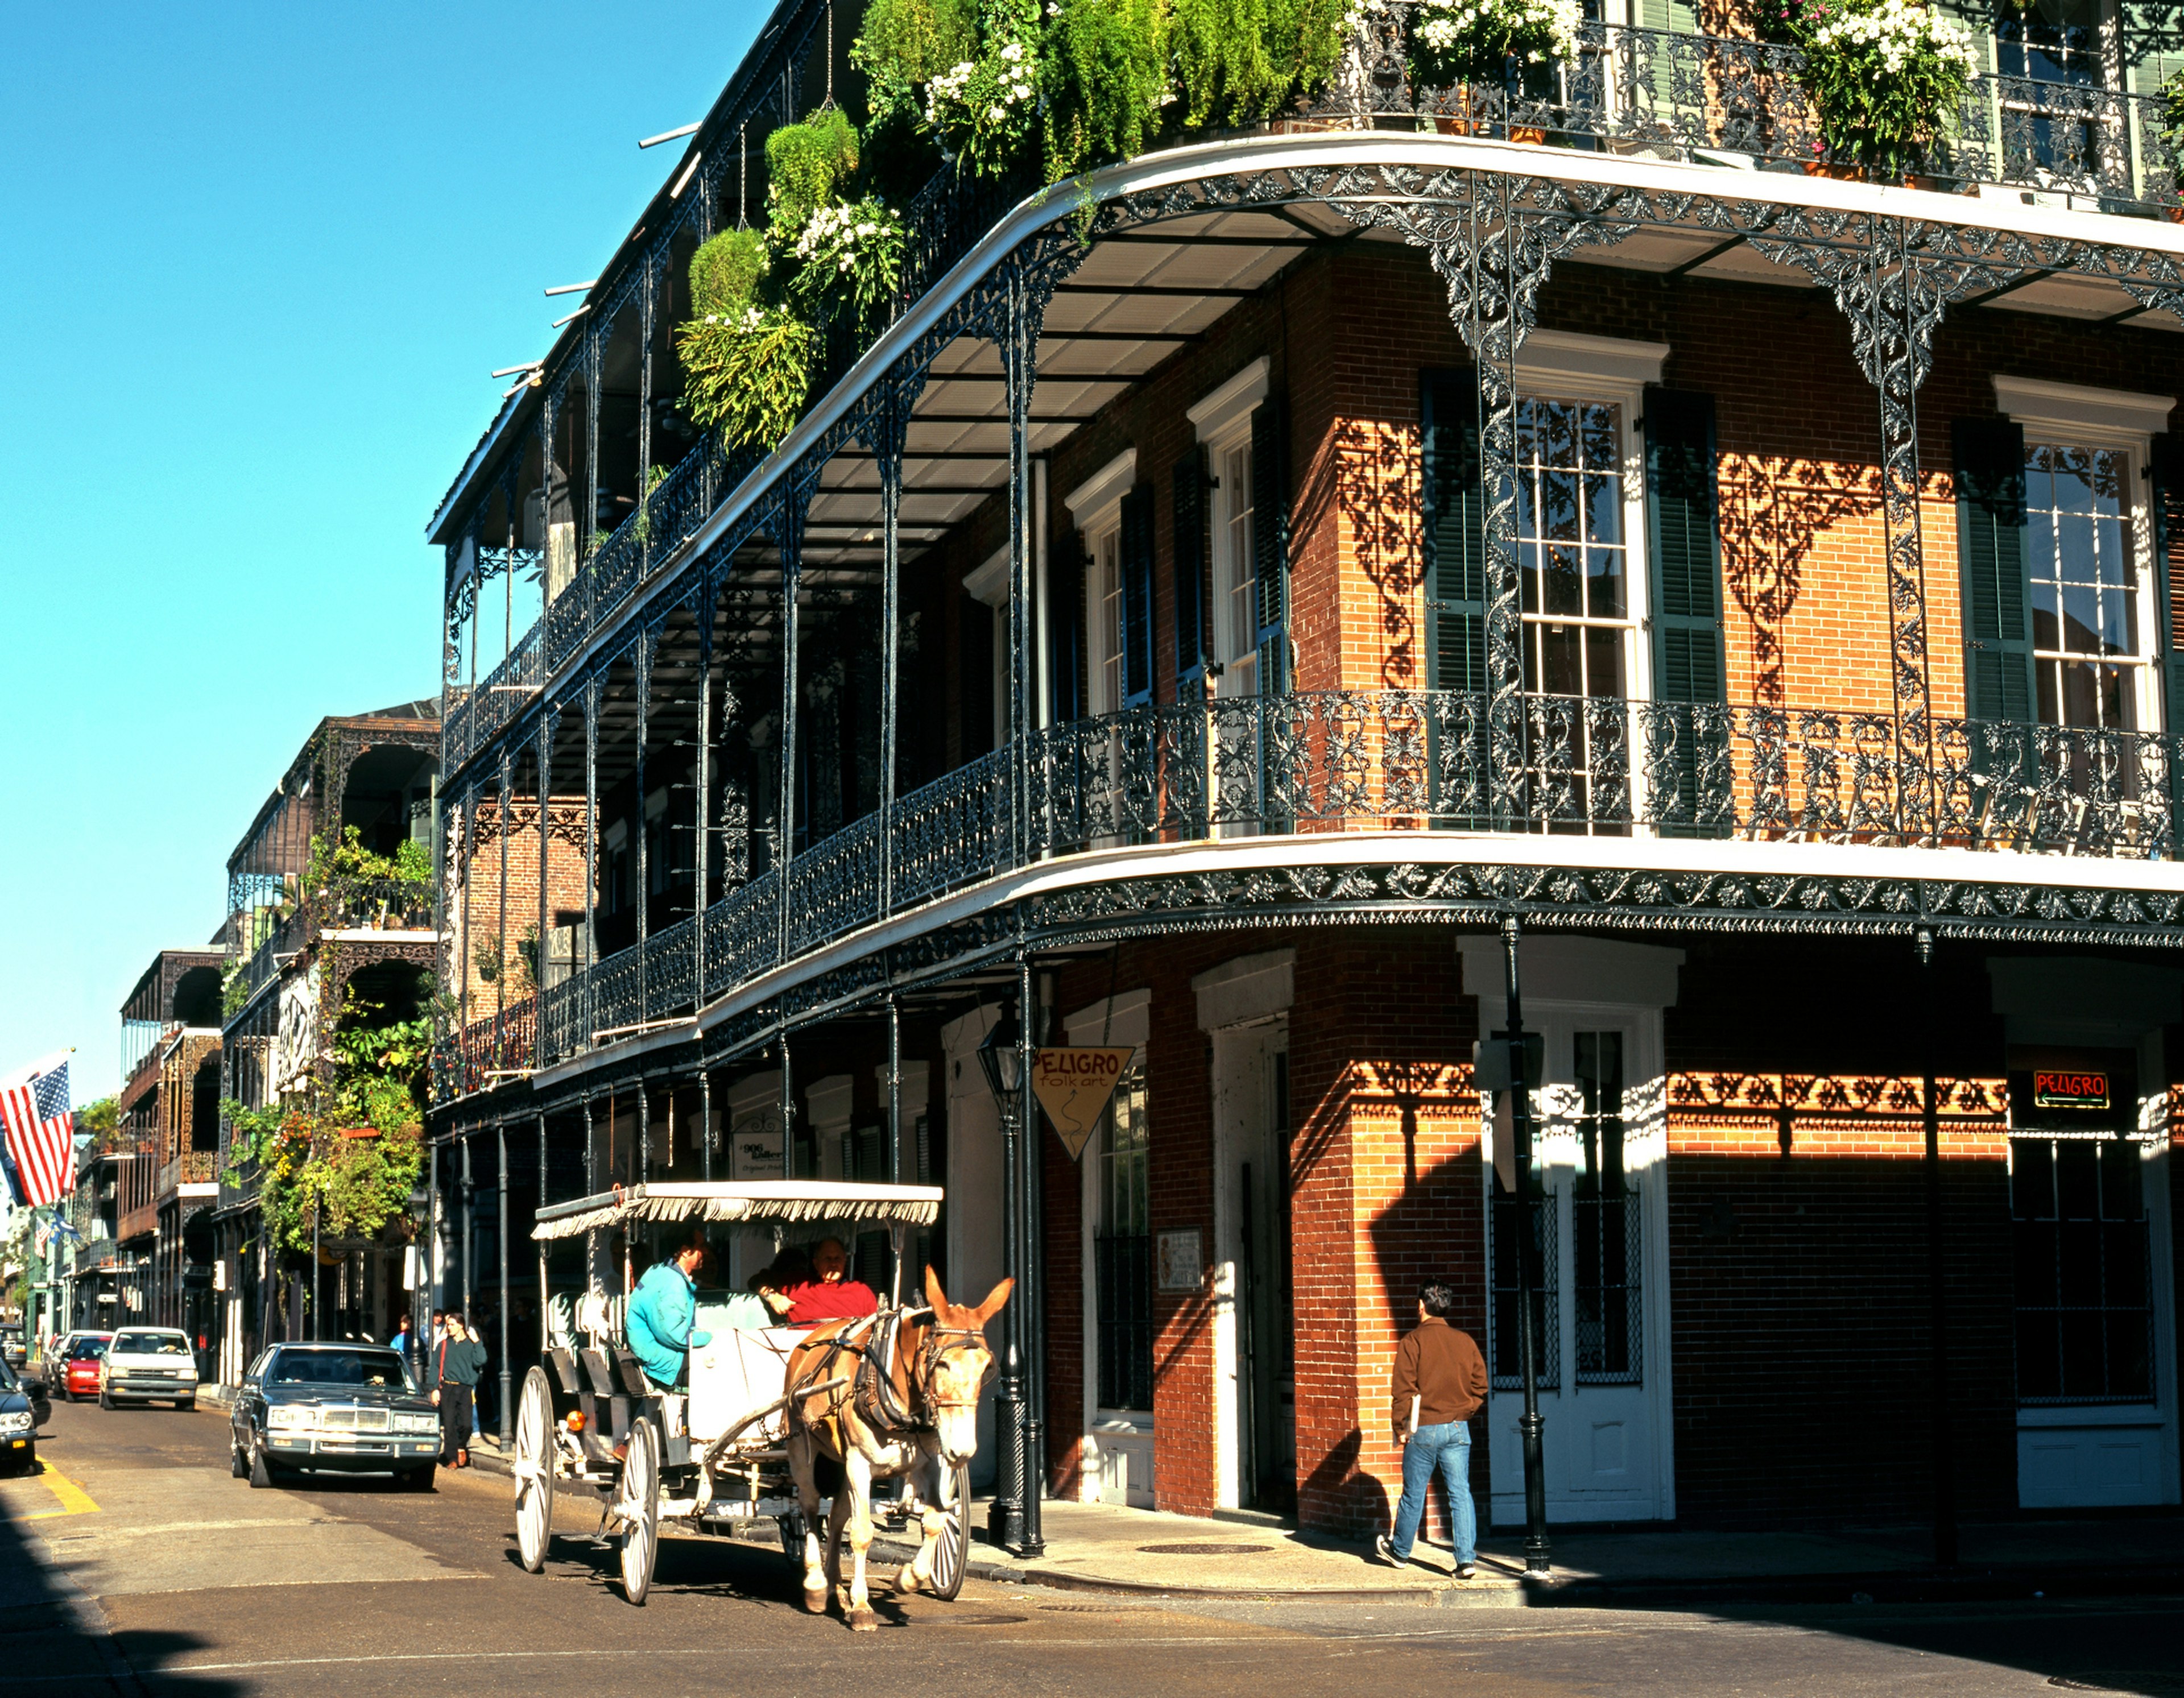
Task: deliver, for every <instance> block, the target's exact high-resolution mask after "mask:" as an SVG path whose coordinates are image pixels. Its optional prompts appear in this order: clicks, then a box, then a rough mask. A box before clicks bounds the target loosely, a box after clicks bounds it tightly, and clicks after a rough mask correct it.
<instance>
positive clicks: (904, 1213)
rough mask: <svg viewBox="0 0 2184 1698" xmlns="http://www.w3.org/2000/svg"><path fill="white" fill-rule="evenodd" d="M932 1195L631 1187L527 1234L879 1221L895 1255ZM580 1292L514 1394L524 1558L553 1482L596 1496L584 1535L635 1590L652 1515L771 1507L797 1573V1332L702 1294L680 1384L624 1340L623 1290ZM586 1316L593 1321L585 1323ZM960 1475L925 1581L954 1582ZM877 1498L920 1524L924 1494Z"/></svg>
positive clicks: (825, 1187) (550, 1213)
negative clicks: (563, 1329) (564, 1332)
mask: <svg viewBox="0 0 2184 1698" xmlns="http://www.w3.org/2000/svg"><path fill="white" fill-rule="evenodd" d="M941 1196H942V1194H941V1192H940V1190H939V1188H937V1187H933V1186H920V1185H861V1184H844V1183H828V1182H825V1181H818V1180H772V1181H764V1182H758V1183H690V1184H650V1185H632V1186H628V1187H626V1188H623V1189H619V1190H616V1191H611V1192H604V1193H602V1194H599V1195H597V1196H592V1197H585V1198H581V1199H579V1200H577V1201H574V1202H569V1203H560V1204H555V1205H551V1206H549V1207H548V1208H544V1209H542V1210H540V1211H538V1225H537V1227H536V1228H534V1229H533V1231H532V1237H533V1238H535V1239H565V1238H576V1237H580V1236H583V1235H585V1234H588V1233H601V1232H608V1231H611V1230H614V1229H616V1228H621V1229H623V1230H624V1231H626V1232H634V1231H635V1230H636V1229H637V1228H638V1227H640V1226H642V1225H646V1224H655V1225H668V1226H682V1227H688V1226H692V1225H697V1224H704V1225H707V1226H720V1227H722V1228H728V1229H741V1230H750V1229H760V1230H765V1229H771V1230H772V1233H773V1235H774V1237H775V1238H776V1239H777V1241H778V1239H779V1238H780V1236H781V1233H783V1230H785V1229H787V1228H792V1227H793V1228H798V1229H800V1230H805V1231H809V1232H813V1233H816V1232H820V1231H822V1230H826V1229H830V1228H832V1229H838V1230H839V1232H840V1233H841V1235H842V1236H844V1237H848V1236H850V1233H851V1232H853V1231H854V1230H855V1229H857V1228H863V1229H865V1230H867V1231H869V1230H871V1229H872V1228H886V1229H887V1230H888V1231H889V1233H890V1234H891V1235H892V1237H893V1239H894V1249H895V1256H894V1261H895V1265H896V1267H897V1268H898V1269H900V1267H901V1265H902V1245H903V1237H904V1234H905V1232H906V1231H908V1230H909V1229H911V1228H917V1227H925V1226H930V1225H932V1224H933V1222H934V1221H936V1220H937V1219H939V1213H940V1203H941ZM586 1307H587V1308H588V1312H586V1313H582V1314H581V1315H580V1317H579V1323H580V1325H579V1330H578V1332H577V1336H576V1338H575V1340H574V1342H573V1344H568V1345H564V1344H554V1345H552V1346H550V1347H549V1350H548V1351H547V1358H548V1362H549V1363H550V1365H551V1373H550V1375H549V1372H548V1367H547V1366H546V1365H540V1366H538V1367H533V1368H532V1370H531V1371H530V1372H529V1373H528V1374H526V1376H525V1377H524V1382H523V1391H522V1395H521V1400H520V1401H519V1402H518V1405H517V1411H516V1422H515V1529H516V1543H517V1546H518V1549H519V1551H520V1553H521V1557H522V1561H523V1566H524V1567H526V1569H528V1570H530V1571H531V1572H532V1573H534V1574H535V1573H538V1571H539V1570H540V1568H541V1567H543V1566H544V1564H545V1561H546V1556H547V1550H548V1546H549V1543H550V1541H551V1539H552V1538H553V1535H554V1497H555V1495H556V1494H557V1492H577V1493H581V1494H582V1495H583V1498H584V1499H585V1500H587V1501H595V1502H597V1503H599V1505H600V1506H601V1512H600V1518H599V1527H598V1529H597V1533H596V1534H595V1535H593V1536H596V1537H599V1538H603V1539H608V1540H610V1541H611V1542H612V1543H613V1544H614V1545H616V1548H617V1549H618V1550H619V1553H620V1558H621V1578H622V1587H623V1590H624V1593H625V1595H627V1597H628V1599H629V1601H631V1602H632V1603H634V1604H641V1603H643V1601H644V1599H645V1595H646V1593H647V1592H648V1591H649V1590H650V1589H651V1585H652V1577H653V1573H654V1571H655V1567H656V1564H657V1561H658V1557H659V1550H660V1523H661V1522H662V1520H663V1519H665V1520H671V1521H680V1522H682V1523H683V1524H684V1525H686V1526H688V1527H689V1528H692V1529H693V1530H694V1531H697V1532H700V1533H708V1534H734V1533H736V1532H737V1531H738V1530H739V1529H741V1528H749V1527H750V1526H752V1525H754V1524H755V1523H757V1522H758V1521H759V1520H760V1517H771V1518H772V1519H773V1520H774V1521H775V1522H776V1523H777V1524H778V1526H779V1528H780V1534H781V1543H782V1551H783V1556H785V1557H786V1558H787V1559H788V1562H789V1564H790V1566H791V1567H793V1568H796V1569H798V1570H799V1572H800V1569H801V1565H802V1558H803V1544H804V1541H803V1531H804V1528H803V1517H802V1515H801V1513H800V1512H799V1506H798V1503H797V1498H796V1489H795V1486H794V1483H793V1482H792V1481H791V1480H790V1478H789V1473H788V1453H787V1451H786V1450H785V1449H784V1448H783V1443H784V1440H785V1439H786V1437H787V1432H786V1419H787V1409H788V1399H787V1397H785V1396H784V1395H783V1383H784V1380H785V1378H786V1370H787V1366H788V1355H789V1352H790V1351H791V1350H794V1348H795V1346H796V1345H797V1344H799V1343H801V1342H802V1340H803V1339H804V1336H805V1335H804V1333H803V1332H802V1331H801V1330H800V1329H798V1328H766V1329H763V1330H748V1329H744V1328H735V1327H732V1326H729V1325H727V1324H726V1320H725V1315H724V1313H723V1312H722V1311H720V1310H718V1309H709V1307H708V1306H707V1305H706V1303H705V1294H704V1293H702V1292H701V1293H700V1294H699V1313H698V1321H697V1327H696V1330H698V1331H701V1332H710V1333H711V1334H712V1338H711V1341H710V1343H709V1344H706V1345H705V1346H704V1347H703V1348H701V1349H698V1350H692V1351H691V1353H690V1364H689V1377H688V1387H687V1389H678V1390H673V1391H663V1390H661V1389H660V1388H658V1387H657V1386H655V1385H654V1384H653V1383H652V1382H651V1381H650V1380H649V1378H647V1377H646V1375H645V1372H644V1370H643V1367H641V1366H640V1365H639V1364H638V1360H637V1358H636V1356H634V1355H632V1353H631V1351H630V1350H629V1348H628V1340H627V1337H626V1336H625V1335H624V1334H623V1333H622V1331H621V1306H620V1304H619V1303H610V1304H599V1303H596V1302H595V1303H593V1304H591V1305H589V1306H586ZM709 1319H710V1324H709ZM584 1321H589V1322H591V1323H592V1330H590V1331H588V1332H586V1331H583V1330H582V1322H584ZM815 1389H816V1388H815ZM967 1473H968V1470H967V1468H964V1469H959V1470H957V1471H956V1478H954V1480H953V1482H952V1484H953V1486H954V1490H953V1492H952V1493H950V1499H951V1501H950V1502H949V1503H948V1504H946V1505H944V1506H932V1507H933V1508H936V1509H939V1510H940V1511H941V1512H942V1514H943V1516H944V1530H943V1532H942V1534H941V1535H940V1538H939V1544H938V1546H937V1548H936V1549H935V1550H934V1552H933V1585H932V1589H933V1590H934V1591H935V1592H936V1593H937V1594H938V1595H940V1596H941V1597H944V1598H953V1597H955V1596H956V1594H957V1593H958V1592H959V1591H960V1590H961V1588H962V1584H963V1571H964V1567H965V1565H966V1563H967V1560H968V1558H969V1555H970V1537H971V1536H970V1523H969V1517H968V1510H969V1481H968V1478H967ZM823 1507H824V1506H822V1513H823ZM880 1507H881V1508H883V1509H884V1510H885V1511H888V1513H889V1517H890V1519H891V1520H892V1521H894V1523H896V1524H898V1525H899V1524H901V1523H903V1522H905V1521H908V1522H909V1523H910V1524H911V1525H913V1526H915V1525H916V1524H917V1522H916V1519H915V1517H917V1513H918V1511H919V1510H920V1507H921V1506H918V1505H917V1504H915V1503H913V1502H911V1501H910V1500H907V1499H905V1500H900V1501H898V1502H896V1503H894V1504H892V1505H887V1506H880Z"/></svg>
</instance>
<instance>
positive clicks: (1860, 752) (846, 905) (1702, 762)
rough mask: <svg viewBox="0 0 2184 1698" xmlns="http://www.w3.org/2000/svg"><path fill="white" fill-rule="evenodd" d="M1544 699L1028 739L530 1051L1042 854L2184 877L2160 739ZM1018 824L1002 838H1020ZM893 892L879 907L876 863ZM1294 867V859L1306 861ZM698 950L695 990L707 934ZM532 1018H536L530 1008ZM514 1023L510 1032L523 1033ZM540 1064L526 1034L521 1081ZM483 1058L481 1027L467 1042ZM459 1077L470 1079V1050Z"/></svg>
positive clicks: (1856, 713)
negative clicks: (1978, 863)
mask: <svg viewBox="0 0 2184 1698" xmlns="http://www.w3.org/2000/svg"><path fill="white" fill-rule="evenodd" d="M1901 729H1902V728H1901V727H1899V726H1898V725H1897V719H1896V716H1895V715H1893V714H1891V713H1886V712H1869V711H1864V710H1835V709H1820V708H1778V707H1752V706H1722V705H1714V704H1688V703H1677V702H1627V701H1621V700H1616V699H1605V698H1585V697H1574V696H1546V695H1535V696H1526V697H1524V698H1521V699H1518V701H1517V702H1516V703H1514V704H1510V705H1509V706H1507V707H1505V708H1504V709H1503V710H1502V712H1501V713H1500V714H1499V715H1497V714H1496V712H1495V711H1494V710H1493V709H1492V708H1491V706H1490V704H1489V702H1488V700H1487V699H1486V698H1485V697H1484V696H1481V695H1472V694H1465V693H1457V692H1447V691H1417V690H1385V691H1362V690H1361V691H1326V692H1319V693H1297V694H1291V695H1280V696H1268V697H1258V696H1246V697H1238V698H1234V699H1224V700H1218V701H1215V702H1212V703H1209V704H1198V705H1192V706H1188V707H1186V706H1182V705H1178V704H1162V705H1154V706H1146V707H1139V708H1132V709H1129V710H1125V711H1123V712H1122V713H1116V714H1106V715H1099V716H1098V717H1095V718H1091V719H1085V720H1079V721H1074V722H1072V723H1070V724H1067V725H1061V726H1056V727H1051V728H1050V729H1048V730H1045V731H1042V732H1039V735H1038V737H1037V738H1035V739H1034V742H1033V743H1032V746H1031V748H1030V750H1029V751H1028V755H1027V756H1026V758H1024V759H1022V760H1017V759H1015V758H1013V752H1012V751H1011V750H1010V749H1000V750H996V751H995V752H994V753H993V754H988V755H984V756H982V757H981V758H980V759H978V760H975V761H973V762H972V763H971V764H970V765H967V766H963V767H961V768H958V769H957V770H956V771H953V772H950V773H949V774H947V775H946V776H945V777H942V778H940V779H939V780H937V781H935V782H933V783H931V784H928V785H927V786H925V787H924V788H922V789H919V790H917V791H915V792H913V793H911V794H910V795H907V796H905V797H904V798H902V799H900V802H899V803H898V804H896V806H895V808H894V811H893V816H892V819H891V821H890V827H889V832H888V834H887V838H886V839H885V841H883V838H882V835H881V829H880V821H879V817H878V816H877V815H867V816H865V817H864V818H863V819H861V820H859V821H856V822H855V823H854V824H852V825H850V826H849V827H846V828H844V830H842V831H840V832H836V833H834V834H833V836H830V837H828V838H826V839H824V840H823V841H822V842H820V843H816V844H815V845H814V846H812V847H811V849H807V850H806V851H805V852H804V853H803V854H801V855H798V856H797V857H796V858H795V859H794V860H793V861H792V862H791V863H790V865H789V866H788V870H787V876H788V899H787V902H786V904H785V905H784V903H783V898H782V891H781V883H780V880H781V877H782V875H781V872H780V871H778V870H776V871H768V872H766V873H765V874H763V875H761V876H760V877H758V878H755V879H753V880H752V881H751V882H749V883H747V884H745V885H744V886H742V887H741V888H738V889H737V890H735V891H733V892H732V893H731V894H728V895H727V896H726V897H724V898H722V899H721V900H720V901H718V902H716V903H715V904H714V905H712V906H711V907H710V909H709V910H706V912H705V914H704V915H703V916H701V918H700V920H699V921H693V920H690V919H684V920H681V921H677V922H676V923H675V924H674V925H673V926H671V927H668V928H666V930H664V931H661V932H660V933H655V935H654V936H653V937H651V938H649V939H647V940H646V941H645V942H644V944H643V946H642V947H641V948H632V949H624V950H622V951H621V952H619V953H618V954H616V955H612V956H610V957H609V958H608V959H606V960H604V961H601V962H599V964H597V965H596V966H592V967H590V968H587V969H580V970H579V971H577V973H575V974H574V975H573V976H571V977H570V978H569V979H567V980H566V981H565V982H564V983H560V984H559V985H556V986H555V987H554V988H552V989H551V990H549V992H548V993H547V997H546V1014H545V1022H546V1023H545V1033H544V1052H545V1057H546V1059H547V1061H549V1062H550V1061H557V1060H560V1059H562V1058H564V1057H565V1056H567V1055H572V1054H574V1053H576V1052H577V1050H579V1049H582V1048H584V1047H586V1046H588V1044H592V1043H593V1042H597V1041H600V1040H601V1035H602V1034H606V1035H607V1036H608V1037H612V1036H615V1035H626V1034H627V1033H632V1032H634V1031H638V1030H641V1029H643V1027H645V1026H647V1025H648V1024H650V1023H652V1022H659V1021H663V1020H671V1019H676V1018H679V1017H681V1016H685V1015H688V1014H689V1013H690V1012H692V1011H693V1010H694V1009H695V1008H696V1007H697V1006H698V1005H699V1004H700V1003H701V1002H709V1001H711V1000H713V999H716V998H718V997H721V996H722V995H725V994H727V993H728V992H729V991H731V990H733V988H735V987H736V986H738V985H739V984H742V983H746V982H748V981H749V980H750V979H752V978H754V977H756V976H758V975H759V974H760V973H763V972H765V971H769V970H771V969H772V968H774V967H776V966H780V965H782V964H783V962H785V961H788V960H794V959H795V958H797V957H799V956H800V955H806V954H809V953H810V952H811V951H812V950H814V949H817V948H819V947H821V946H822V945H823V944H827V943H828V942H830V941H832V940H833V939H835V938H840V937H844V936H845V935H847V934H849V933H852V932H854V931H855V930H857V929H858V928H860V927H865V926H868V925H870V924H872V923H873V922H874V921H877V920H880V919H883V918H885V917H888V916H889V914H893V913H900V912H902V911H903V910H907V909H911V908H914V907H917V906H918V905H922V904H925V903H928V902H930V901H932V900H933V899H935V898H936V897H939V896H942V895H944V894H948V893H949V892H950V891H954V890H958V889H961V888H966V887H967V886H970V885H973V884H977V883H978V882H982V881H983V880H985V879H989V878H991V877H995V876H996V875H997V874H1000V873H1003V872H1006V871H1011V870H1014V869H1016V868H1019V867H1022V866H1029V865H1031V864H1032V863H1034V862H1035V861H1038V860H1045V859H1047V858H1050V857H1052V856H1056V855H1073V854H1078V853H1084V852H1088V851H1104V850H1110V849H1123V848H1128V847H1130V846H1132V845H1137V844H1152V843H1191V842H1201V841H1208V840H1222V839H1227V838H1238V837H1266V836H1270V835H1277V834H1287V835H1291V836H1293V837H1295V838H1300V839H1304V838H1311V837H1312V836H1315V835H1318V834H1323V833H1327V832H1344V831H1386V830H1403V831H1411V832H1449V833H1451V834H1456V833H1464V832H1474V833H1499V834H1505V835H1506V834H1511V833H1518V834H1526V833H1529V834H1541V835H1584V836H1594V837H1614V838H1635V837H1650V838H1717V839H1736V840H1741V841H1745V842H1778V843H1847V844H1873V845H1882V846H1896V847H1914V848H1918V847H1931V848H1950V849H1974V850H1987V851H2014V852H2019V853H2025V854H2036V855H2097V856H2103V857H2109V858H2127V859H2142V860H2175V859H2179V858H2184V743H2181V742H2180V739H2179V738H2176V737H2174V736H2171V735H2169V734H2167V733H2165V732H2132V731H2102V730H2087V729H2080V728H2075V727H2058V726H2039V725H2019V724H2003V723H1992V722H1987V721H1976V720H1958V719H1937V720H1935V721H1932V722H1931V729H1932V743H1931V747H1932V749H1933V751H1934V753H1933V759H1932V760H1931V762H1930V763H1927V764H1923V765H1915V766H1909V767H1907V766H1906V765H1904V764H1903V761H1902V760H1901V756H1900V750H1901V749H1903V747H1904V746H1905V744H1904V742H1903V738H1902V737H1901V734H1900V733H1901ZM1012 822H1014V823H1012ZM883 851H888V852H889V853H888V854H887V855H886V860H885V870H886V871H888V872H889V874H890V875H891V888H892V890H893V893H894V896H893V900H892V902H890V903H887V904H884V905H883V901H882V890H883V877H882V874H883ZM1303 852H1305V851H1304V849H1303V847H1302V845H1301V844H1300V853H1303ZM700 923H702V925H703V927H704V928H705V962H704V980H705V983H704V986H703V990H702V994H701V993H700V991H699V986H698V960H697V942H698V929H697V928H698V926H699V924H700ZM526 1008H527V1005H526ZM512 1017H513V1016H510V1018H512ZM508 1027H509V1020H508V1019H504V1022H502V1028H501V1030H502V1037H501V1038H500V1039H499V1042H500V1043H501V1044H502V1045H503V1049H502V1050H501V1051H499V1052H498V1053H499V1054H500V1055H501V1059H500V1060H499V1061H498V1062H496V1063H490V1064H486V1065H498V1066H506V1067H509V1068H510V1069H514V1068H518V1067H523V1066H529V1065H530V1062H529V1060H528V1055H529V1047H528V1046H529V1044H530V1042H531V1036H530V1027H529V1026H528V1025H527V1024H526V1025H524V1026H523V1027H522V1028H521V1044H522V1046H523V1047H522V1055H521V1059H511V1058H510V1055H509V1053H508V1051H507V1048H506V1046H507V1044H509V1043H510V1042H511V1041H512V1040H510V1039H509V1038H508V1037H507V1035H506V1033H507V1030H508ZM471 1033H477V1034H478V1037H477V1039H476V1044H482V1045H490V1044H493V1042H494V1041H495V1039H494V1038H493V1023H492V1022H489V1021H487V1022H479V1023H478V1024H477V1025H476V1026H473V1027H471ZM464 1047H465V1057H464V1059H465V1069H464V1072H465V1077H472V1078H474V1077H482V1071H481V1066H480V1064H479V1063H478V1062H477V1061H476V1059H475V1057H474V1055H473V1054H472V1051H473V1049H474V1048H475V1046H474V1044H473V1043H472V1040H471V1037H470V1034H469V1033H466V1034H465V1044H464Z"/></svg>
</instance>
